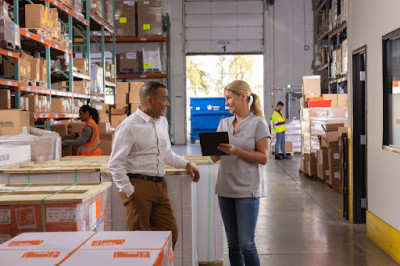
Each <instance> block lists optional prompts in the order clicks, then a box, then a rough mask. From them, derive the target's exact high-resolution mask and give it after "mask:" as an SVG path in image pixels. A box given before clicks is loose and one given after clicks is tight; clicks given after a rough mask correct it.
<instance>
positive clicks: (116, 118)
mask: <svg viewBox="0 0 400 266" xmlns="http://www.w3.org/2000/svg"><path fill="white" fill-rule="evenodd" d="M125 118H126V115H111V128H117V126H118V125H119V124H121V123H122V121H124V119H125Z"/></svg>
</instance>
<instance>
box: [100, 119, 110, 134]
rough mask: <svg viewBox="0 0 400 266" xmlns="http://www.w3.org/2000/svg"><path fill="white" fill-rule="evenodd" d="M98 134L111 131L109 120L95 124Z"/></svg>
mask: <svg viewBox="0 0 400 266" xmlns="http://www.w3.org/2000/svg"><path fill="white" fill-rule="evenodd" d="M97 127H98V129H99V134H107V133H110V132H111V125H110V122H100V123H98V124H97Z"/></svg>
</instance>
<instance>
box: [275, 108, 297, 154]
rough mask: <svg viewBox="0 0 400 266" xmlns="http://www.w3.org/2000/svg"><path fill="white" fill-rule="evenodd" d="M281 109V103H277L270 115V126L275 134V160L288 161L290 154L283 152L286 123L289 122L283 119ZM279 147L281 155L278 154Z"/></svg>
mask: <svg viewBox="0 0 400 266" xmlns="http://www.w3.org/2000/svg"><path fill="white" fill-rule="evenodd" d="M282 109H283V102H278V104H277V105H276V109H275V111H274V113H273V114H272V124H273V129H274V132H275V133H276V143H275V160H282V159H288V160H290V159H291V158H292V157H291V156H290V154H286V152H285V137H286V136H285V132H286V123H289V122H290V120H288V119H285V118H284V117H283V115H282V113H281V111H282ZM279 147H281V151H282V153H279Z"/></svg>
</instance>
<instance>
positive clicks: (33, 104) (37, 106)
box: [27, 94, 42, 113]
mask: <svg viewBox="0 0 400 266" xmlns="http://www.w3.org/2000/svg"><path fill="white" fill-rule="evenodd" d="M27 97H28V101H29V108H28V109H29V111H30V112H35V113H40V112H41V107H42V103H41V101H39V95H37V94H34V95H28V96H27Z"/></svg>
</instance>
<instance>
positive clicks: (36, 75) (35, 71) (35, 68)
mask: <svg viewBox="0 0 400 266" xmlns="http://www.w3.org/2000/svg"><path fill="white" fill-rule="evenodd" d="M30 61H31V79H32V80H36V81H39V80H40V59H39V58H35V57H31V58H30Z"/></svg>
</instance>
